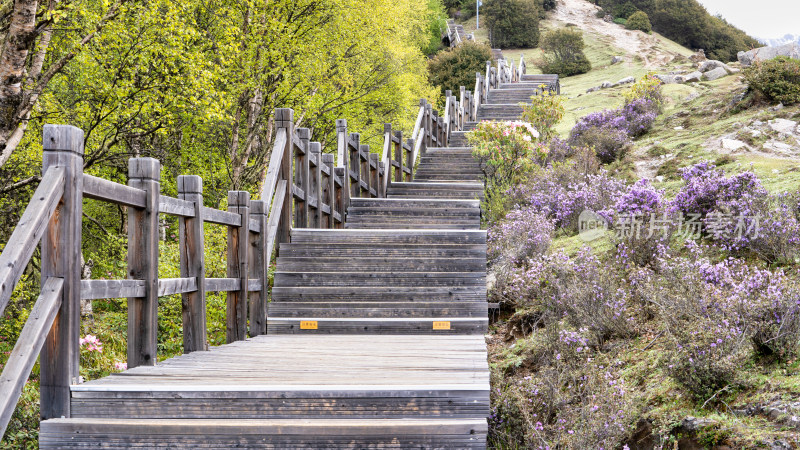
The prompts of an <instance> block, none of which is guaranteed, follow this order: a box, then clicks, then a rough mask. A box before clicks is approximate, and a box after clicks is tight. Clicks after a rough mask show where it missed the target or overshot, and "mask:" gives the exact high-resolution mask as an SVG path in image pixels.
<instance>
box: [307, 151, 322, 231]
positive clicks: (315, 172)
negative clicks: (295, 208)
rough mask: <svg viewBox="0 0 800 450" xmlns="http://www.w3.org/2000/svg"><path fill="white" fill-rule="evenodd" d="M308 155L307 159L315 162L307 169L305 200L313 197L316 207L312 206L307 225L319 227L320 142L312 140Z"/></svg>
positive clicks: (320, 217) (320, 205) (320, 189)
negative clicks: (312, 209) (307, 180)
mask: <svg viewBox="0 0 800 450" xmlns="http://www.w3.org/2000/svg"><path fill="white" fill-rule="evenodd" d="M308 149H309V155H308V159H309V161H310V160H312V159H313V160H314V161H315V162H316V164H315V165H314V167H312V168H310V170H309V183H308V190H306V200H307V202H308V203H309V206H310V203H311V201H310V200H309V199H311V198H314V199H316V204H317V206H316V208H314V211H313V213H312V214H311V216H310V217H309V218H308V227H309V228H321V227H320V224H321V223H322V144H320V143H319V142H312V143H311V144H310V145H309V147H308Z"/></svg>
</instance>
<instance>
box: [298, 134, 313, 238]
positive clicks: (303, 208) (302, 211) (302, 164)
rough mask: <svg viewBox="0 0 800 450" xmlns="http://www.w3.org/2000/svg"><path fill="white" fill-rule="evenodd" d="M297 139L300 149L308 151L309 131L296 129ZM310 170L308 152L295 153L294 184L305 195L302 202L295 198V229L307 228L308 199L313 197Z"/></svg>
mask: <svg viewBox="0 0 800 450" xmlns="http://www.w3.org/2000/svg"><path fill="white" fill-rule="evenodd" d="M297 138H298V139H300V142H301V143H302V147H303V148H304V149H306V150H308V148H309V145H310V140H311V130H309V129H308V128H298V129H297ZM310 170H311V169H310V163H309V152H308V151H304V152H302V153H301V152H297V151H296V152H295V155H294V171H295V172H294V184H295V185H297V187H298V188H300V189H302V191H303V192H304V193H305V194H304V195H303V199H302V200H300V199H298V198H297V197H295V201H294V226H296V227H302V228H305V227H308V212H309V204H308V203H309V202H308V197H310V196H312V195H313V193H311V192H310V180H309V178H310V176H311V175H310Z"/></svg>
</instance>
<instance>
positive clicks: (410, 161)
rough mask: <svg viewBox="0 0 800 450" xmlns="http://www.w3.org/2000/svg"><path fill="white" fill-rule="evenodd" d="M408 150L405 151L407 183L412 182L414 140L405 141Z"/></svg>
mask: <svg viewBox="0 0 800 450" xmlns="http://www.w3.org/2000/svg"><path fill="white" fill-rule="evenodd" d="M407 144H408V148H407V149H406V151H407V153H406V167H408V175H406V176H407V177H408V181H414V161H413V159H414V140H413V139H409V140H408V141H407Z"/></svg>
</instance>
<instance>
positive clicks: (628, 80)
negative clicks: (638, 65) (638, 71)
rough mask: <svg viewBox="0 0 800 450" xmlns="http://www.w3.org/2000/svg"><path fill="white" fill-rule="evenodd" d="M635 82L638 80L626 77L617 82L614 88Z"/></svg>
mask: <svg viewBox="0 0 800 450" xmlns="http://www.w3.org/2000/svg"><path fill="white" fill-rule="evenodd" d="M634 82H636V78H633V77H625V78H623V79H621V80H619V81H617V82H616V83H614V86H622V85H623V84H631V83H634Z"/></svg>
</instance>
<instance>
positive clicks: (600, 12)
mask: <svg viewBox="0 0 800 450" xmlns="http://www.w3.org/2000/svg"><path fill="white" fill-rule="evenodd" d="M594 16H595V17H597V18H598V19H602V18H604V17H605V16H606V12H605V10H603V9H598V10H597V12H596V13H595V14H594Z"/></svg>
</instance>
